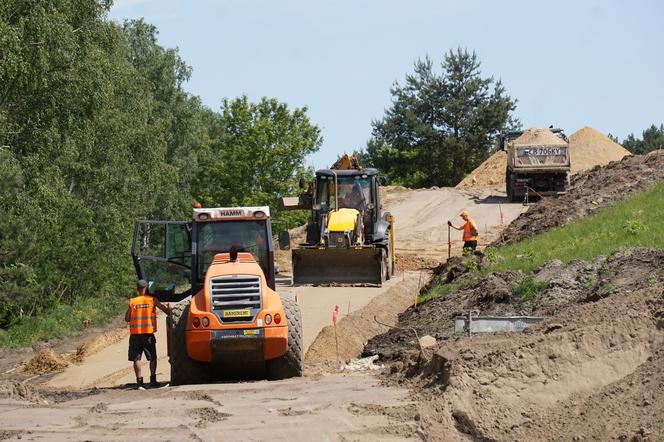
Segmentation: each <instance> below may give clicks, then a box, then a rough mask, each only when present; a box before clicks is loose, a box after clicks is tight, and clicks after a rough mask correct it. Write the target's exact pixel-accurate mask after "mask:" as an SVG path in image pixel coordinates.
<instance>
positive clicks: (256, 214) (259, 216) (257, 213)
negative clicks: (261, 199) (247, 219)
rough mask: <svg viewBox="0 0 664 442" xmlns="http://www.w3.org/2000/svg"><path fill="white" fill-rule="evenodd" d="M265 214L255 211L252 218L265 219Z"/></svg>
mask: <svg viewBox="0 0 664 442" xmlns="http://www.w3.org/2000/svg"><path fill="white" fill-rule="evenodd" d="M265 216H266V215H265V212H263V211H262V210H257V211H255V212H254V218H265Z"/></svg>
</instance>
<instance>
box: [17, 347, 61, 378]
mask: <svg viewBox="0 0 664 442" xmlns="http://www.w3.org/2000/svg"><path fill="white" fill-rule="evenodd" d="M68 365H69V363H67V361H66V360H65V359H64V358H63V357H62V356H61V355H59V354H58V353H56V352H54V351H53V349H52V348H50V347H46V348H42V349H41V350H39V352H38V353H37V354H36V355H35V356H34V357H33V358H32V359H30V360H29V361H28V362H27V363H26V364H25V365H24V366H23V371H25V372H26V373H32V374H44V373H50V372H53V371H57V370H62V369H63V368H65V367H67V366H68Z"/></svg>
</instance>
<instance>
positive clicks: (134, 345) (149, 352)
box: [128, 333, 157, 362]
mask: <svg viewBox="0 0 664 442" xmlns="http://www.w3.org/2000/svg"><path fill="white" fill-rule="evenodd" d="M156 343H157V341H156V339H155V338H154V333H148V334H144V335H129V355H128V357H129V360H130V361H132V362H133V361H140V360H141V356H142V355H143V353H145V359H147V360H148V361H151V360H153V359H155V360H156V359H157V346H156Z"/></svg>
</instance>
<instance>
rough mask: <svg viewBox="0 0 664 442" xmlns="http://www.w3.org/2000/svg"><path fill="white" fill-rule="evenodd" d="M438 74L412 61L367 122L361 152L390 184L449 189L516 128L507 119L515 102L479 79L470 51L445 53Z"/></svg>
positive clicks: (427, 64)
mask: <svg viewBox="0 0 664 442" xmlns="http://www.w3.org/2000/svg"><path fill="white" fill-rule="evenodd" d="M441 69H442V72H441V73H440V74H438V73H436V72H434V68H433V62H432V61H431V60H430V59H429V58H425V59H424V60H418V61H417V62H416V63H415V72H414V73H413V74H409V75H407V76H406V81H405V84H404V85H400V84H399V83H395V84H394V85H393V86H392V88H391V90H390V92H391V94H392V97H393V99H392V106H391V107H390V108H389V109H387V110H386V112H385V116H384V117H383V118H382V119H381V120H378V121H374V122H373V123H372V124H373V137H372V139H371V140H369V142H368V143H367V152H368V153H369V156H370V157H371V159H372V161H371V162H372V163H373V165H374V166H376V167H378V168H380V169H381V170H382V172H383V173H385V174H387V176H389V177H390V178H391V180H392V181H393V182H395V183H399V184H403V185H407V186H414V187H419V186H433V185H436V186H450V185H455V184H456V183H458V182H459V181H460V180H461V179H462V178H463V177H464V176H465V175H466V174H467V173H468V172H470V171H471V170H472V169H474V168H475V167H477V166H478V165H479V164H480V163H481V162H482V161H484V160H485V159H486V158H487V157H488V155H489V153H490V150H491V146H492V139H493V138H494V137H495V135H496V134H498V133H499V132H500V131H503V130H506V129H512V128H515V127H518V125H519V123H518V121H517V120H515V119H514V118H513V117H512V116H511V112H512V111H514V109H515V107H516V100H513V99H512V98H511V97H510V96H509V95H507V93H506V91H505V88H504V87H503V85H502V83H501V82H500V80H498V81H496V80H494V79H493V77H489V78H483V77H482V75H481V72H480V61H479V60H478V58H477V55H476V54H475V53H474V52H473V53H469V52H468V51H467V50H465V49H461V48H459V49H457V50H456V51H450V52H448V53H447V54H446V55H445V57H444V61H443V62H442V63H441Z"/></svg>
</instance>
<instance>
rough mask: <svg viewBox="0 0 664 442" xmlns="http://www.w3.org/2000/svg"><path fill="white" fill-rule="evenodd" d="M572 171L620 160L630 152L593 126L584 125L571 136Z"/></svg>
mask: <svg viewBox="0 0 664 442" xmlns="http://www.w3.org/2000/svg"><path fill="white" fill-rule="evenodd" d="M569 144H570V147H569V148H570V155H571V156H572V173H576V172H579V171H582V170H586V169H590V168H592V167H594V166H604V165H606V164H609V163H610V162H611V161H620V160H621V159H622V158H623V157H624V156H626V155H630V152H629V151H628V150H627V149H625V148H624V147H622V146H621V145H620V144H618V143H615V142H613V141H612V140H611V139H610V138H609V137H607V136H606V135H604V134H602V133H600V132H598V131H597V130H595V129H593V128H592V127H584V128H583V129H579V130H578V131H576V132H575V133H574V134H573V135H572V136H571V137H569Z"/></svg>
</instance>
